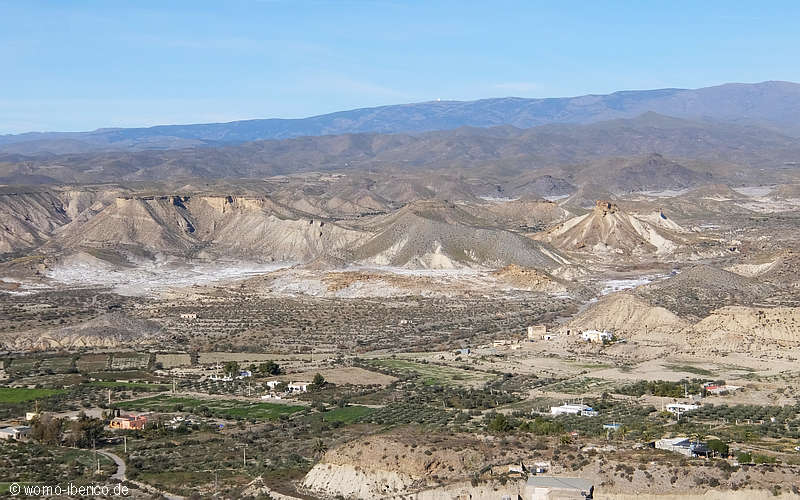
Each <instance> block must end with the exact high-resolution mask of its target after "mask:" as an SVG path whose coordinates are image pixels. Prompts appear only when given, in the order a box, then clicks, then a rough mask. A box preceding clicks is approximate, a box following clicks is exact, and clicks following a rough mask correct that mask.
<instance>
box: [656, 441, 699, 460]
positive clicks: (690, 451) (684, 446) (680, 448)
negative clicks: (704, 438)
mask: <svg viewBox="0 0 800 500" xmlns="http://www.w3.org/2000/svg"><path fill="white" fill-rule="evenodd" d="M655 447H656V449H659V450H666V451H671V452H674V453H680V454H681V455H686V456H687V457H696V456H698V455H703V456H705V455H707V454H708V448H707V447H706V444H705V443H701V442H699V441H694V442H693V441H692V440H691V439H689V438H688V437H674V438H666V439H659V440H658V441H656V443H655Z"/></svg>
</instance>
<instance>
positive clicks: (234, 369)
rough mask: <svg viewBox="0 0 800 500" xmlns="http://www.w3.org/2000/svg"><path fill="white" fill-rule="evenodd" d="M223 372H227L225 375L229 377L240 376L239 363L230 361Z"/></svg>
mask: <svg viewBox="0 0 800 500" xmlns="http://www.w3.org/2000/svg"><path fill="white" fill-rule="evenodd" d="M223 371H224V372H225V375H227V376H229V377H233V376H236V375H239V363H237V362H236V361H228V362H227V363H225V365H224V366H223Z"/></svg>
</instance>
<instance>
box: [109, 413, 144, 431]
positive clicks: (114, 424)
mask: <svg viewBox="0 0 800 500" xmlns="http://www.w3.org/2000/svg"><path fill="white" fill-rule="evenodd" d="M146 424H147V417H145V416H144V415H136V416H135V415H126V416H120V417H114V418H112V419H111V422H109V423H108V426H109V427H110V428H112V429H121V430H142V429H144V427H145V425H146Z"/></svg>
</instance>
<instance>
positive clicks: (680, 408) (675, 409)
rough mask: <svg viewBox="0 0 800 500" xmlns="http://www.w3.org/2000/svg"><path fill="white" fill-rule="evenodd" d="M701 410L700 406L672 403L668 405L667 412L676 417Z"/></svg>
mask: <svg viewBox="0 0 800 500" xmlns="http://www.w3.org/2000/svg"><path fill="white" fill-rule="evenodd" d="M698 408H700V405H693V404H688V403H670V404H668V405H667V411H668V412H670V413H672V414H674V415H678V416H680V415H682V414H684V413H686V412H687V411H692V410H696V409H698Z"/></svg>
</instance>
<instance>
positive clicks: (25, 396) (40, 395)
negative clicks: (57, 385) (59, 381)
mask: <svg viewBox="0 0 800 500" xmlns="http://www.w3.org/2000/svg"><path fill="white" fill-rule="evenodd" d="M65 392H66V391H64V390H61V389H27V388H23V387H0V403H24V402H25V401H33V400H34V399H44V398H49V397H50V396H55V395H56V394H64V393H65Z"/></svg>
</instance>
